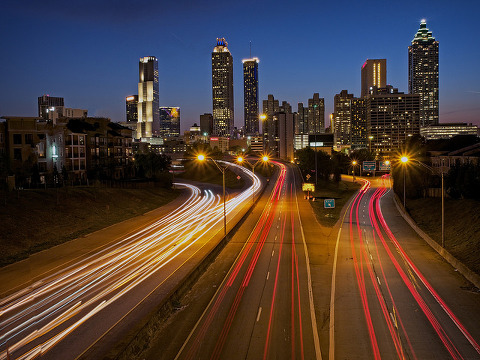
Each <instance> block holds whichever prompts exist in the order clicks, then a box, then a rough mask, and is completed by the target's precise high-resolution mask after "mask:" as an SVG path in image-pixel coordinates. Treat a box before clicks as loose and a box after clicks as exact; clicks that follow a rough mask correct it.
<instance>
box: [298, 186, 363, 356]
mask: <svg viewBox="0 0 480 360" xmlns="http://www.w3.org/2000/svg"><path fill="white" fill-rule="evenodd" d="M354 199H355V195H354V196H352V200H350V204H349V205H348V207H347V209H346V210H345V212H344V214H343V218H342V225H340V228H339V229H338V235H337V243H336V244H335V255H334V257H333V271H332V290H331V292H330V326H329V327H330V331H329V347H328V358H329V360H335V281H336V278H337V258H338V244H339V243H340V235H341V233H342V227H343V223H344V222H345V216H346V215H347V213H348V209H349V208H351V206H352V203H353V201H354ZM302 233H303V231H302Z"/></svg>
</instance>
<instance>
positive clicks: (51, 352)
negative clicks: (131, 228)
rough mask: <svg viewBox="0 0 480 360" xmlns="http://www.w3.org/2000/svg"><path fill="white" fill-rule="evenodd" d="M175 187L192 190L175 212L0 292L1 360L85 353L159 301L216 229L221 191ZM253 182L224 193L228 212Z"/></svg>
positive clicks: (219, 228) (256, 184) (236, 206)
mask: <svg viewBox="0 0 480 360" xmlns="http://www.w3.org/2000/svg"><path fill="white" fill-rule="evenodd" d="M231 166H236V165H234V164H231ZM237 171H243V172H245V176H246V177H249V178H251V177H252V174H251V172H249V171H248V170H246V169H244V168H241V167H238V166H237ZM177 186H183V187H185V188H187V189H188V191H190V193H191V195H190V197H189V198H188V200H187V201H186V202H185V203H184V204H183V205H182V206H180V207H179V208H177V209H176V210H175V211H173V212H171V213H170V214H167V215H166V216H164V217H163V218H161V219H158V221H155V222H154V223H152V224H150V225H149V226H147V227H145V228H143V229H141V230H138V231H135V232H134V233H132V234H129V235H128V236H125V237H124V238H122V239H120V240H119V241H117V242H115V243H113V244H110V245H109V246H107V247H105V248H103V249H102V250H101V251H98V252H96V253H94V254H91V255H89V256H88V257H86V258H84V259H82V260H81V261H78V262H76V263H75V264H73V265H68V266H65V267H63V268H61V269H59V270H57V271H56V272H55V273H53V274H51V275H49V276H47V277H45V278H43V279H40V280H39V281H37V282H36V283H35V284H32V285H29V286H26V287H24V288H23V289H21V290H19V291H16V292H15V293H13V294H10V295H8V296H7V297H4V298H2V299H0V359H6V358H7V349H8V356H9V357H10V358H12V359H31V358H36V357H42V359H59V358H62V359H75V358H77V357H80V356H84V355H85V352H86V351H88V350H90V349H91V347H92V346H93V345H95V344H97V342H99V341H100V340H102V339H104V337H105V336H106V335H107V334H109V333H112V332H114V331H113V330H118V328H122V327H123V329H127V330H128V327H129V324H132V322H134V321H135V320H138V318H139V317H141V316H144V315H145V314H146V313H148V311H150V310H151V309H152V308H153V307H154V306H155V304H156V303H158V302H159V301H161V299H162V297H164V296H166V294H167V293H168V289H166V288H164V287H165V286H166V284H167V283H168V282H178V281H181V279H182V276H183V274H184V273H185V272H186V271H185V270H184V268H185V264H189V266H190V267H192V266H195V262H196V261H198V260H199V259H200V258H201V257H202V256H204V253H205V252H206V251H210V249H211V247H212V246H214V245H213V244H211V240H212V238H214V236H215V235H216V234H217V233H219V234H221V233H223V229H222V226H223V201H221V198H220V196H219V195H215V194H214V193H213V192H212V191H211V190H203V191H201V190H200V189H199V188H198V187H196V186H192V185H189V184H177ZM259 188H260V180H259V179H258V178H257V177H255V181H254V182H253V185H252V186H251V187H249V188H247V189H245V190H244V191H243V192H242V193H240V194H237V195H236V196H231V197H230V198H229V199H228V201H227V202H226V212H227V217H228V218H229V219H230V218H232V217H234V216H235V215H236V214H237V213H238V212H239V211H240V210H241V209H242V207H243V205H245V204H249V202H250V201H251V196H252V195H251V194H252V191H255V192H257V191H258V190H259ZM123 335H124V334H123ZM118 336H119V337H121V336H122V332H120V333H119V335H118ZM117 340H118V339H117ZM108 346H109V345H107V346H106V347H107V348H108Z"/></svg>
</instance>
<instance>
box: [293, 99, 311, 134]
mask: <svg viewBox="0 0 480 360" xmlns="http://www.w3.org/2000/svg"><path fill="white" fill-rule="evenodd" d="M295 134H298V135H306V134H308V108H305V107H303V103H298V105H297V119H296V121H295Z"/></svg>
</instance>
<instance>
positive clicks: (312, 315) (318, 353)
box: [293, 168, 322, 360]
mask: <svg viewBox="0 0 480 360" xmlns="http://www.w3.org/2000/svg"><path fill="white" fill-rule="evenodd" d="M297 169H298V168H297ZM293 179H294V181H295V179H296V178H295V177H294V178H293ZM295 204H296V206H297V216H298V221H299V223H300V230H301V233H302V241H303V253H304V254H305V264H306V269H307V283H308V300H309V303H310V319H311V320H312V332H313V343H314V345H315V358H316V359H318V360H321V359H322V352H321V350H320V339H319V338H318V327H317V318H316V316H315V306H314V304H313V289H312V275H311V273H310V258H309V256H308V249H307V243H306V242H305V233H304V232H303V225H302V218H301V217H300V207H299V206H298V196H297V192H296V191H295Z"/></svg>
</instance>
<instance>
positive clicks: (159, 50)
mask: <svg viewBox="0 0 480 360" xmlns="http://www.w3.org/2000/svg"><path fill="white" fill-rule="evenodd" d="M479 10H480V3H479V2H478V1H398V2H393V1H336V2H333V1H332V2H325V1H295V2H294V1H291V2H285V1H251V0H246V1H235V2H226V1H208V2H202V1H188V0H177V1H168V2H167V1H152V0H146V1H141V2H137V1H123V0H120V1H110V2H106V1H99V0H96V1H93V0H84V1H76V0H73V1H69V2H67V1H60V0H45V1H7V2H6V3H5V2H4V4H3V5H2V11H1V13H0V29H1V33H2V37H1V40H0V42H1V56H0V72H1V86H0V92H1V93H0V99H1V101H0V116H6V115H11V116H13V115H23V116H37V97H39V96H41V95H43V94H49V95H51V96H60V97H64V98H65V106H66V107H72V108H83V109H88V113H89V115H90V116H106V117H109V118H111V119H112V120H113V121H124V120H125V96H127V95H131V94H136V93H137V83H138V60H139V58H140V57H143V56H156V57H157V58H158V67H159V79H160V105H161V106H180V108H181V129H182V131H183V130H186V129H187V128H188V127H190V126H191V125H192V124H193V123H194V122H197V123H198V122H199V115H200V114H203V113H206V112H208V113H211V112H212V92H211V52H212V50H213V47H214V46H215V44H216V38H217V37H225V38H226V40H227V42H228V48H229V49H230V52H231V53H232V55H233V59H234V93H235V126H237V127H240V126H242V125H243V74H242V59H243V58H248V57H249V44H250V41H251V42H252V56H255V57H258V58H259V59H260V64H259V87H260V111H261V108H262V105H261V102H262V100H263V99H266V97H267V95H268V94H273V95H274V96H275V98H276V99H279V100H280V102H281V101H282V100H286V101H288V102H289V103H290V104H291V105H292V107H293V110H294V111H296V110H297V103H298V102H304V103H306V102H307V101H308V99H309V98H310V97H312V95H313V93H314V92H318V93H319V94H320V97H324V98H325V105H326V109H325V118H326V120H327V122H328V114H330V113H331V112H333V97H334V95H335V94H336V93H338V92H340V91H341V90H342V89H347V90H348V91H349V92H351V93H352V92H353V94H354V95H355V96H359V95H360V69H361V66H362V64H363V63H364V61H365V60H366V59H367V58H370V59H375V58H386V59H387V83H389V84H391V85H393V86H394V87H398V88H399V90H400V91H403V92H407V91H408V87H407V81H408V74H407V68H408V64H407V61H408V53H407V47H408V46H409V45H410V43H411V40H412V39H413V36H414V34H415V33H416V31H417V29H418V28H419V25H420V20H421V19H423V18H425V19H426V21H427V27H428V28H429V29H430V30H431V31H432V32H433V36H434V37H435V38H436V39H437V40H438V41H439V43H440V46H439V48H440V68H439V72H440V122H441V123H444V122H473V123H475V124H477V125H480V70H479V66H480V65H479V58H480V40H479V38H480V30H479V29H480V26H479V25H478V16H479V15H478V14H479Z"/></svg>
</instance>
